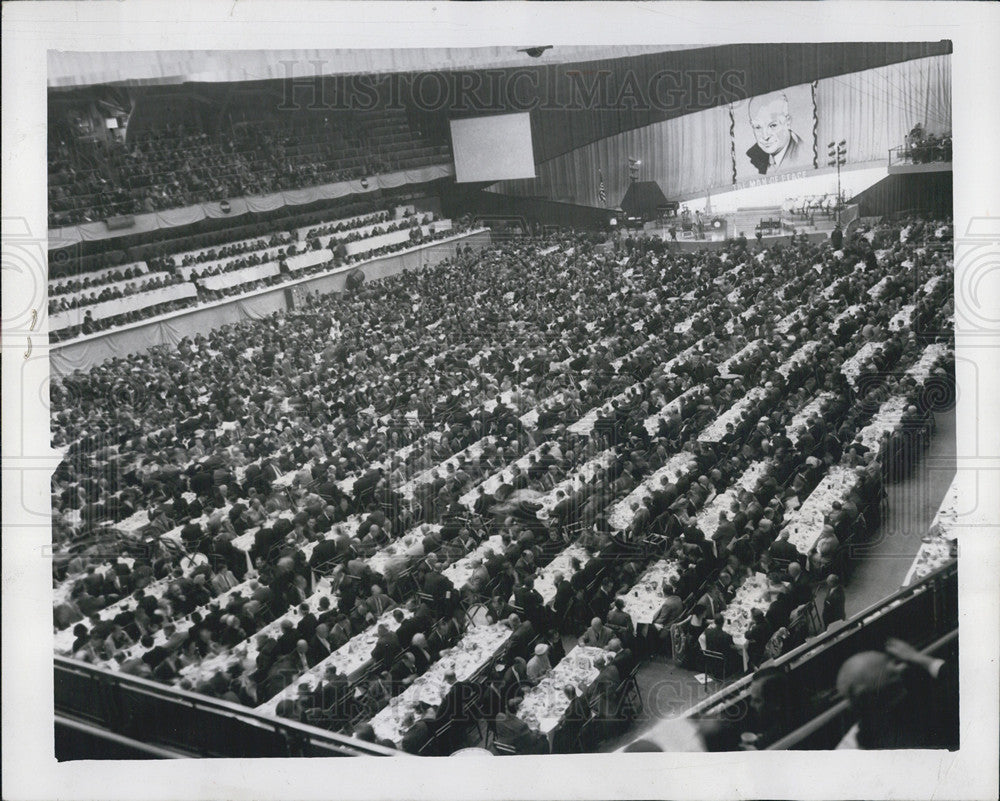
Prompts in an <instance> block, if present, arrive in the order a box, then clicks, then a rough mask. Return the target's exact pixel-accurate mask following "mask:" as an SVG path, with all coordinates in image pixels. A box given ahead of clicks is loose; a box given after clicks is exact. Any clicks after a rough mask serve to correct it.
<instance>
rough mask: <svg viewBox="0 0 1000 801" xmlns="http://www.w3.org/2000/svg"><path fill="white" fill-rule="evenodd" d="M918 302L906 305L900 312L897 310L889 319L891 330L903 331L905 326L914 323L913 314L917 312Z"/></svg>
mask: <svg viewBox="0 0 1000 801" xmlns="http://www.w3.org/2000/svg"><path fill="white" fill-rule="evenodd" d="M916 310H917V307H916V304H913V303H911V304H909V305H907V306H904V307H903V308H902V309H900V310H899V311H898V312H896V313H895V314H894V315H893V316H892V318H891V319H890V320H889V330H890V331H901V330H902V329H904V328H907V327H908V326H910V325H912V324H913V314H914V312H916Z"/></svg>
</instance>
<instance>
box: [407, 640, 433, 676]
mask: <svg viewBox="0 0 1000 801" xmlns="http://www.w3.org/2000/svg"><path fill="white" fill-rule="evenodd" d="M406 650H407V653H410V654H413V658H414V659H415V660H416V669H417V673H418V674H421V673H423V672H424V671H425V670H427V668H429V667H430V665H431V662H432V661H433V657H432V656H431V651H430V649H429V648H428V646H427V638H426V637H425V636H424V635H423V634H421V633H420V632H417V633H416V634H414V635H413V640H412V642H411V644H410V647H409V648H407V649H406Z"/></svg>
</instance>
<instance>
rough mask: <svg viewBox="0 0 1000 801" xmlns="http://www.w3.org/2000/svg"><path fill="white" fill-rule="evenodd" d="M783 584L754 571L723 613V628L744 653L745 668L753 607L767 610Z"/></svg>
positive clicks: (763, 610) (762, 610) (738, 589)
mask: <svg viewBox="0 0 1000 801" xmlns="http://www.w3.org/2000/svg"><path fill="white" fill-rule="evenodd" d="M782 586H783V585H782V584H781V583H780V582H778V583H772V582H771V581H770V580H769V579H768V577H767V576H765V575H764V574H763V573H754V574H753V575H752V576H748V577H747V578H746V579H745V580H744V581H743V583H742V584H741V585H740V586H739V587H738V588H737V590H736V594H735V595H734V596H733V600H731V601H730V602H729V604H728V605H727V606H726V610H725V612H723V613H722V617H723V618H724V620H725V622H724V623H723V630H724V631H726V632H728V633H729V634H731V635H732V638H733V644H734V645H735V646H736V647H737V648H738V649H739V650H740V651H741V652H742V653H743V666H744V668H746V665H747V654H746V644H747V636H746V635H747V630H748V629H749V628H750V624H751V623H752V622H753V620H752V619H751V617H750V612H751V611H752V610H753V609H759V610H760V611H761V612H766V611H767V608H768V606H770V605H771V601H772V600H773V599H774V596H775V595H776V594H777V593H778V591H779V590H780V589H781V587H782Z"/></svg>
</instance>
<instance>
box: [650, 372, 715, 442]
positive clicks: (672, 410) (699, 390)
mask: <svg viewBox="0 0 1000 801" xmlns="http://www.w3.org/2000/svg"><path fill="white" fill-rule="evenodd" d="M705 393H706V389H705V386H704V385H703V384H698V385H696V386H693V387H691V388H690V389H687V390H685V391H684V392H682V393H681V394H680V395H678V396H677V397H676V398H674V399H673V400H672V401H670V403H668V404H666V405H665V406H664V407H663V408H662V409H660V411H658V412H656V413H654V414H651V415H650V416H649V417H647V418H646V419H645V420H643V422H642V424H643V426H644V427H645V429H646V431H648V432H649V435H650V436H651V437H654V436H656V432H657V431H659V429H660V422H661V421H662V420H666V419H667V418H668V417H670V415H672V414H677V415H679V414H680V413H681V411H682V410H683V409H684V405H685V404H686V403H689V402H690V401H692V400H693V399H695V398H700V397H702V396H703V395H704V394H705Z"/></svg>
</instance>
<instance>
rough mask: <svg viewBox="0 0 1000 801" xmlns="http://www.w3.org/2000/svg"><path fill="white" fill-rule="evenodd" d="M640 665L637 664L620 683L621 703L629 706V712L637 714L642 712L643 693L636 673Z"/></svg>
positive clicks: (633, 714)
mask: <svg viewBox="0 0 1000 801" xmlns="http://www.w3.org/2000/svg"><path fill="white" fill-rule="evenodd" d="M638 672H639V666H638V665H636V666H635V667H634V668H632V671H631V672H630V673H629V674H628V675H627V676H626V677H625V678H624V679H623V680H622V682H621V684H619V685H618V690H617V692H618V697H619V698H621V705H622V706H627V707H628V709H629V714H630V715H632V716H635V715H637V714H639V713H640V712H642V709H643V706H642V693H641V692H640V691H639V681H638V679H637V678H636V674H638Z"/></svg>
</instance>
